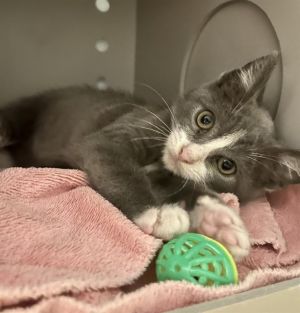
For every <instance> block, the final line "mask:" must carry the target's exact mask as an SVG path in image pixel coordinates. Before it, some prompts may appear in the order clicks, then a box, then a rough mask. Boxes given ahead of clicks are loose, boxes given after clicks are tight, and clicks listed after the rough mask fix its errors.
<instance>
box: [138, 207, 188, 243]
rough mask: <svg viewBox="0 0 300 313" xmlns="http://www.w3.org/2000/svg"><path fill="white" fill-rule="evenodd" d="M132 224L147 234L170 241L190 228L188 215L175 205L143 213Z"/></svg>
mask: <svg viewBox="0 0 300 313" xmlns="http://www.w3.org/2000/svg"><path fill="white" fill-rule="evenodd" d="M134 222H135V223H136V224H137V225H138V226H139V227H140V228H141V229H142V230H143V231H144V232H145V233H147V234H149V235H153V236H155V237H157V238H161V239H164V240H170V239H172V238H173V237H175V236H176V235H179V234H182V233H185V232H187V231H188V230H189V228H190V217H189V215H188V213H187V212H186V211H185V210H184V209H182V208H181V207H180V206H178V205H177V204H164V205H163V206H161V207H160V208H151V209H148V210H147V211H145V212H143V213H142V214H141V215H139V216H138V217H137V218H135V219H134Z"/></svg>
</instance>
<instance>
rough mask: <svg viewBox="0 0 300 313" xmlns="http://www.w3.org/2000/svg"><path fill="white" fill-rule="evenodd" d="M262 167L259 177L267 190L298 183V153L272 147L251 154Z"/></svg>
mask: <svg viewBox="0 0 300 313" xmlns="http://www.w3.org/2000/svg"><path fill="white" fill-rule="evenodd" d="M253 158H255V159H256V160H257V161H258V162H259V163H260V164H261V165H262V166H261V167H260V169H258V170H259V171H260V175H261V177H263V178H262V180H263V184H264V185H265V187H267V188H271V189H272V188H276V187H282V186H286V185H289V184H296V183H297V184H298V183H300V151H299V150H293V149H287V148H282V147H272V148H269V149H266V150H265V151H260V152H259V153H257V154H253Z"/></svg>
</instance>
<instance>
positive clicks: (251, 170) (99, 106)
mask: <svg viewBox="0 0 300 313" xmlns="http://www.w3.org/2000/svg"><path fill="white" fill-rule="evenodd" d="M277 57H278V55H277V53H273V54H270V55H268V56H264V57H261V58H259V59H257V60H255V61H253V62H250V63H248V64H246V65H245V66H244V67H242V68H239V69H236V70H233V71H229V72H227V73H224V74H222V75H221V76H220V77H219V78H218V79H216V80H215V81H213V82H210V83H207V84H205V85H204V86H201V87H200V88H198V89H194V90H192V91H190V92H188V93H187V94H186V95H185V96H184V97H182V98H179V99H178V100H177V101H176V102H175V103H173V104H172V105H171V106H170V107H169V106H168V104H167V103H165V106H157V105H151V104H147V103H146V104H144V103H141V102H139V100H137V99H135V98H134V97H133V96H131V95H129V94H125V93H122V92H117V91H113V90H108V91H99V90H96V89H94V88H91V87H71V88H65V89H60V90H52V91H48V92H45V93H42V94H38V95H35V96H32V97H28V98H24V99H21V100H18V101H16V102H13V103H9V104H7V105H5V106H3V107H2V108H1V111H0V117H1V125H0V134H1V138H0V139H1V140H0V143H1V147H2V148H3V149H2V151H3V153H4V152H6V153H9V154H10V155H11V157H12V159H13V162H14V165H17V166H25V167H26V166H47V167H64V168H76V169H81V170H83V171H85V172H86V173H87V175H88V179H89V182H90V184H91V186H92V187H93V188H94V189H95V190H96V191H98V192H99V193H100V194H101V195H103V196H104V197H105V198H107V199H108V200H109V201H110V202H112V203H113V204H114V205H115V206H116V207H118V208H119V209H120V210H121V211H122V212H123V213H124V214H125V215H126V216H127V217H128V218H130V219H132V220H133V221H134V222H135V223H136V224H137V225H139V226H140V227H141V228H142V229H143V230H144V231H145V232H147V233H149V234H153V235H154V236H157V237H160V238H162V239H165V240H168V239H171V238H172V237H174V236H175V235H177V234H180V233H183V232H186V231H188V230H189V229H191V228H193V227H195V226H196V225H195V224H197V226H198V227H199V228H200V229H201V230H202V231H203V233H204V234H206V235H208V236H210V237H213V238H215V239H216V240H219V241H220V242H222V243H224V244H225V245H226V246H227V247H228V248H229V249H230V251H231V252H232V254H233V255H234V257H235V258H236V259H237V260H238V259H241V258H242V257H244V256H245V255H247V254H248V252H249V248H250V244H249V237H248V233H247V231H246V229H245V227H244V225H243V223H242V221H241V220H240V218H239V216H238V215H237V214H236V213H235V212H234V211H233V210H232V209H230V208H228V207H227V206H226V205H225V204H224V203H223V202H222V200H221V199H220V198H219V196H218V194H217V192H233V193H235V194H236V195H237V196H238V197H239V199H240V200H241V201H246V200H248V199H251V198H254V197H256V196H257V195H259V194H260V193H262V192H264V190H266V189H273V188H277V187H279V186H283V185H286V184H289V183H294V182H296V181H297V180H298V178H299V175H298V174H299V171H298V168H299V167H298V164H299V153H298V152H297V151H293V150H289V149H286V148H284V147H282V146H281V145H280V143H279V142H278V141H277V139H276V136H275V131H274V124H273V121H272V119H271V117H270V115H269V113H268V111H267V110H266V109H265V108H264V106H263V103H262V101H261V99H262V93H263V90H264V87H265V84H266V83H267V81H268V79H269V77H270V75H271V72H272V70H273V68H274V66H275V65H276V61H277ZM153 164H156V165H155V166H153ZM183 203H184V207H183ZM258 222H259V221H258Z"/></svg>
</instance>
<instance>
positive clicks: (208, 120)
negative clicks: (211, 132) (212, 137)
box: [196, 111, 215, 129]
mask: <svg viewBox="0 0 300 313" xmlns="http://www.w3.org/2000/svg"><path fill="white" fill-rule="evenodd" d="M196 123H197V125H198V127H200V128H202V129H210V128H212V127H213V126H214V124H215V116H214V114H213V113H212V112H210V111H203V112H200V113H199V114H198V115H197V118H196Z"/></svg>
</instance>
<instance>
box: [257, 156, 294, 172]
mask: <svg viewBox="0 0 300 313" xmlns="http://www.w3.org/2000/svg"><path fill="white" fill-rule="evenodd" d="M252 154H253V153H252ZM256 157H257V158H261V159H266V160H269V161H272V162H275V163H277V164H279V165H280V166H284V167H287V168H288V170H289V172H291V171H292V172H296V173H297V175H299V170H298V169H296V168H293V167H292V166H290V165H289V164H288V163H286V162H282V161H280V160H277V159H273V158H271V157H270V156H268V155H263V154H257V155H256Z"/></svg>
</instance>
